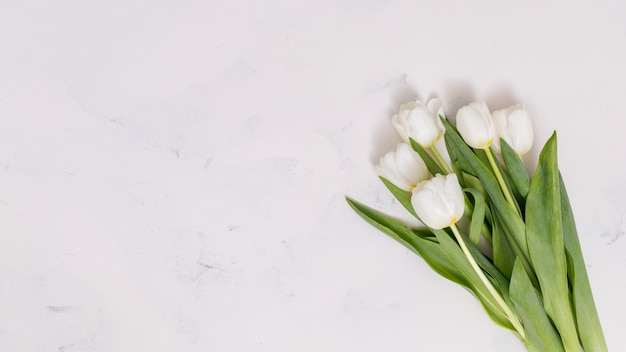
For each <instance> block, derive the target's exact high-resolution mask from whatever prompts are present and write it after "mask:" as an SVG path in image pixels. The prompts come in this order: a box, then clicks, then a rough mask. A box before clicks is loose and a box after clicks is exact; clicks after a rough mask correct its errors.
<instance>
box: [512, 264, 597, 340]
mask: <svg viewBox="0 0 626 352" xmlns="http://www.w3.org/2000/svg"><path fill="white" fill-rule="evenodd" d="M509 294H510V297H511V301H513V304H514V305H515V307H516V308H517V312H518V314H519V315H520V318H521V319H522V323H523V324H524V331H525V333H526V347H527V348H528V351H530V352H547V351H549V352H559V351H564V349H563V344H562V343H561V339H560V337H559V334H558V333H557V332H556V331H555V329H554V326H552V323H551V322H550V318H548V315H547V314H546V312H545V310H544V308H543V303H542V301H541V297H540V296H539V293H538V292H537V290H536V289H535V287H534V286H533V284H532V283H531V282H530V279H529V278H528V275H526V271H525V270H524V266H523V265H522V262H521V261H520V260H519V259H518V260H516V261H515V264H514V266H513V272H512V276H511V287H510V289H509ZM590 351H592V350H590Z"/></svg>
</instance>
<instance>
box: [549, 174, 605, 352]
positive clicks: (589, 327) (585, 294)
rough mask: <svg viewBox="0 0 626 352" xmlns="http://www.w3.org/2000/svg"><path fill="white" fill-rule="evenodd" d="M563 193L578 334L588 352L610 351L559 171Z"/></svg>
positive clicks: (563, 209)
mask: <svg viewBox="0 0 626 352" xmlns="http://www.w3.org/2000/svg"><path fill="white" fill-rule="evenodd" d="M559 186H560V191H561V192H560V193H561V219H562V222H563V240H564V244H565V255H566V258H567V276H568V278H569V283H570V286H571V290H572V295H573V299H574V309H575V313H576V314H575V316H576V323H577V325H578V334H579V335H580V340H581V342H582V345H583V347H584V348H585V351H594V352H596V351H598V352H605V351H607V350H608V349H607V346H606V342H605V340H604V335H603V333H602V326H601V325H600V318H599V317H598V312H597V311H596V305H595V303H594V301H593V295H592V293H591V286H590V285H589V278H588V276H587V269H586V268H585V260H584V259H583V254H582V251H581V249H580V242H579V240H578V233H577V231H576V223H575V222H574V214H573V212H572V208H571V206H570V202H569V197H568V196H567V191H566V190H565V183H564V182H563V179H562V178H561V177H560V174H559Z"/></svg>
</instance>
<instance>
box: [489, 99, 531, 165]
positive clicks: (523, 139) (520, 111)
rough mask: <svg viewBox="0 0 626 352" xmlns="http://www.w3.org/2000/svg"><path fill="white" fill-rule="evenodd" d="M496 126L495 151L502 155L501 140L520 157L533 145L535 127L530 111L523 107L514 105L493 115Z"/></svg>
mask: <svg viewBox="0 0 626 352" xmlns="http://www.w3.org/2000/svg"><path fill="white" fill-rule="evenodd" d="M491 116H493V119H494V121H495V124H496V134H497V137H498V138H497V139H496V141H495V142H494V143H493V147H494V149H495V150H496V151H497V152H498V153H500V151H501V147H500V138H502V139H504V140H505V141H506V142H507V143H508V144H509V145H510V146H511V148H513V150H515V152H516V153H517V154H518V155H520V156H521V155H524V154H526V152H528V151H529V150H530V148H531V147H532V145H533V126H532V122H531V120H530V116H529V115H528V110H526V108H524V106H522V105H512V106H509V107H508V108H506V109H502V110H497V111H494V112H492V113H491Z"/></svg>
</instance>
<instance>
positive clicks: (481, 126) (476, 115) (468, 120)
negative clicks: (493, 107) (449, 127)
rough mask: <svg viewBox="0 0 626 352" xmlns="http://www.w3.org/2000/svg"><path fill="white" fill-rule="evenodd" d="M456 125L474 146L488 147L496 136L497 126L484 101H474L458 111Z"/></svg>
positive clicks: (465, 138)
mask: <svg viewBox="0 0 626 352" xmlns="http://www.w3.org/2000/svg"><path fill="white" fill-rule="evenodd" d="M456 127H457V129H458V130H459V133H460V134H461V136H462V137H463V139H464V140H465V142H466V143H467V144H468V145H469V146H470V147H472V148H476V149H488V148H489V146H490V145H491V143H492V142H493V140H494V138H495V137H496V126H495V123H494V121H493V117H492V116H491V113H489V108H488V107H487V104H486V103H485V102H484V101H480V102H473V103H471V104H469V105H467V106H464V107H462V108H461V109H459V111H458V112H457V113H456Z"/></svg>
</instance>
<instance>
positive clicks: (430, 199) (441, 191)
mask: <svg viewBox="0 0 626 352" xmlns="http://www.w3.org/2000/svg"><path fill="white" fill-rule="evenodd" d="M411 204H412V205H413V209H414V210H415V213H416V214H417V215H418V216H419V218H420V220H421V221H422V222H423V223H424V224H425V225H426V226H428V227H430V228H432V229H436V230H438V229H443V228H445V227H450V226H451V225H454V224H455V223H456V222H457V221H458V220H459V219H460V218H461V217H462V216H463V211H464V210H465V199H464V197H463V190H461V185H460V184H459V180H458V179H457V177H456V174H448V175H446V176H443V175H440V174H437V175H436V176H435V177H433V178H431V179H430V180H427V181H422V182H420V183H419V184H418V185H417V186H416V187H415V188H414V189H413V194H412V196H411Z"/></svg>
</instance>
